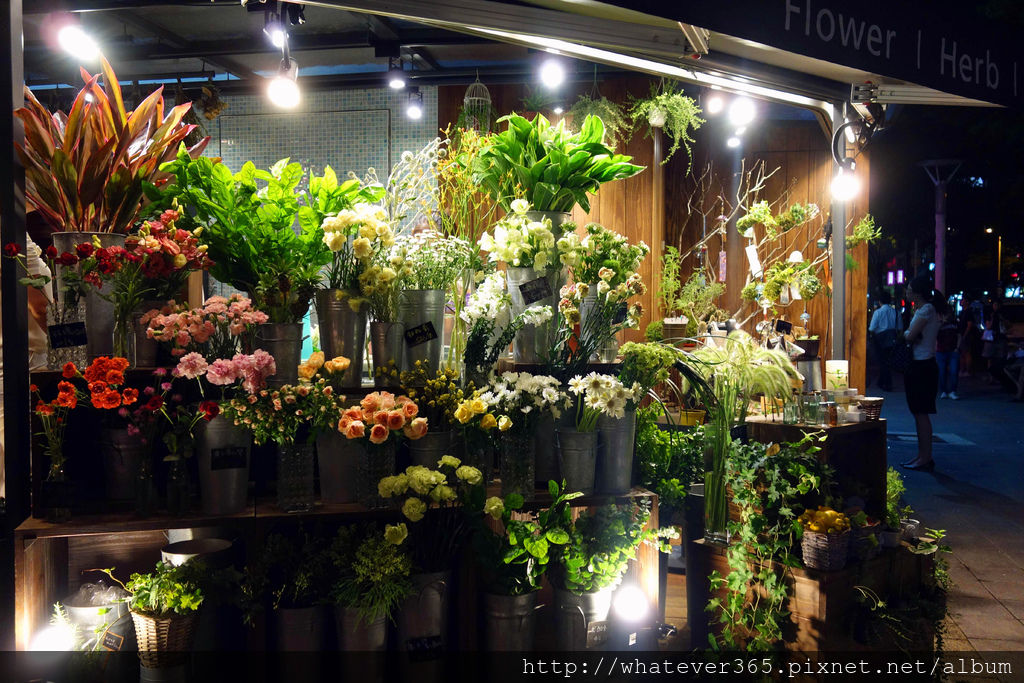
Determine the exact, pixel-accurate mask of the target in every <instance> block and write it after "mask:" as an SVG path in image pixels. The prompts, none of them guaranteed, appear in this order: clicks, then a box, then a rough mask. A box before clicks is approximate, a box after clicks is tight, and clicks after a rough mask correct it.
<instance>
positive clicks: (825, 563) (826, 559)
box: [800, 530, 850, 572]
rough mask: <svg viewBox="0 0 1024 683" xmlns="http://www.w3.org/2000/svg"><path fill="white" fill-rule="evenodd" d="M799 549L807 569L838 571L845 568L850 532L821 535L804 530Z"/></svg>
mask: <svg viewBox="0 0 1024 683" xmlns="http://www.w3.org/2000/svg"><path fill="white" fill-rule="evenodd" d="M800 548H801V549H802V550H803V555H804V564H805V565H806V566H807V568H808V569H817V570H819V571H825V572H834V571H838V570H840V569H842V568H843V567H845V566H846V556H847V554H848V553H849V549H850V532H849V530H847V531H844V532H843V533H841V534H821V533H818V532H815V531H807V530H804V535H803V538H802V539H801V540H800Z"/></svg>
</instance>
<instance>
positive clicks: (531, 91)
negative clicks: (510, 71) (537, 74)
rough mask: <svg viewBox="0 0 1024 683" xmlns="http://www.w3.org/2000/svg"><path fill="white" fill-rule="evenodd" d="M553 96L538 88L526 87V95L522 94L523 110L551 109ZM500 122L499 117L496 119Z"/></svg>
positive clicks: (553, 101)
mask: <svg viewBox="0 0 1024 683" xmlns="http://www.w3.org/2000/svg"><path fill="white" fill-rule="evenodd" d="M554 103H555V98H554V97H553V96H551V95H549V94H548V93H546V92H544V91H543V90H541V89H540V88H530V87H527V88H526V95H524V96H523V99H522V105H523V110H524V111H528V112H541V111H547V110H549V109H551V106H552V105H553V104H554ZM498 121H499V122H500V121H501V119H498Z"/></svg>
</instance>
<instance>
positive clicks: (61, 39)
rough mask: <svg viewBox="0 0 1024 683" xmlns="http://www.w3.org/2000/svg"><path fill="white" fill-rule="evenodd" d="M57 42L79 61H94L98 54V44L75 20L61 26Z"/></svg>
mask: <svg viewBox="0 0 1024 683" xmlns="http://www.w3.org/2000/svg"><path fill="white" fill-rule="evenodd" d="M57 42H58V43H59V44H60V47H61V49H62V50H64V51H65V52H67V53H68V54H69V55H71V56H72V57H74V58H75V59H77V60H78V61H80V62H95V61H96V59H97V58H99V56H100V46H99V45H97V44H96V41H95V40H93V39H92V36H90V35H89V34H88V33H86V32H85V31H84V30H83V29H82V27H81V25H79V24H78V23H77V22H75V23H68V24H65V25H64V26H63V27H61V29H60V30H59V31H58V32H57Z"/></svg>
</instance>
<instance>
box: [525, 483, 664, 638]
mask: <svg viewBox="0 0 1024 683" xmlns="http://www.w3.org/2000/svg"><path fill="white" fill-rule="evenodd" d="M552 484H553V482H552ZM552 491H553V493H554V492H557V487H556V486H552ZM556 497H557V496H556ZM541 514H542V515H545V516H544V517H542V518H541V525H542V526H543V527H544V528H546V529H558V530H560V531H563V532H564V533H565V535H566V536H567V537H568V538H567V539H566V541H565V542H564V543H561V544H558V545H557V546H556V547H555V549H554V558H553V559H554V563H553V565H552V567H551V570H550V571H551V574H550V577H551V583H552V585H553V586H554V588H555V609H556V616H555V619H556V629H557V630H556V636H555V637H556V641H557V647H558V649H560V650H563V651H570V650H582V649H585V647H586V645H587V631H588V627H589V625H590V624H592V623H593V622H595V621H604V620H605V619H607V617H608V611H609V609H610V608H611V599H612V590H613V589H614V588H615V587H616V586H617V585H618V584H619V582H620V581H621V580H622V576H623V574H625V572H626V569H627V567H628V565H629V561H630V560H632V559H633V558H634V557H635V556H636V550H637V548H638V547H639V546H640V544H641V543H651V542H655V541H656V540H657V539H658V538H659V532H657V531H655V530H653V529H647V528H645V527H646V526H647V521H648V519H649V518H650V507H649V503H646V501H645V502H641V503H637V504H634V503H632V502H630V503H626V504H623V505H602V506H600V507H598V508H592V509H590V510H588V511H586V512H584V513H581V514H580V516H579V517H577V518H576V519H575V520H573V519H572V513H571V511H570V509H569V507H568V504H567V500H566V499H565V498H564V497H563V499H562V500H561V501H560V504H559V505H552V507H551V508H550V509H549V510H547V511H545V512H544V513H541ZM662 535H663V536H669V535H671V533H670V532H668V531H665V532H663V533H662ZM558 540H561V539H558ZM662 546H663V547H662V549H663V550H664V551H665V552H667V551H668V548H667V546H665V545H664V543H662Z"/></svg>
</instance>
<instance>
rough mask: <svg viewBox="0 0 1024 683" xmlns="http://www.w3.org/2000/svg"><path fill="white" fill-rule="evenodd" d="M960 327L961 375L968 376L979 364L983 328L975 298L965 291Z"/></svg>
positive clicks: (959, 319)
mask: <svg viewBox="0 0 1024 683" xmlns="http://www.w3.org/2000/svg"><path fill="white" fill-rule="evenodd" d="M957 322H958V326H959V329H960V375H961V376H964V377H966V376H967V375H970V374H971V372H972V371H973V370H974V367H975V366H976V365H977V364H978V355H979V354H980V349H981V330H980V329H978V328H979V323H980V322H981V319H980V318H978V317H977V314H976V311H975V308H974V304H973V299H972V298H971V295H970V294H968V293H966V292H964V296H963V299H961V300H960V314H959V316H958V317H957Z"/></svg>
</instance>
